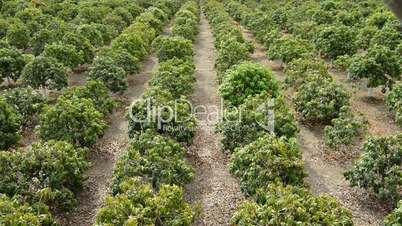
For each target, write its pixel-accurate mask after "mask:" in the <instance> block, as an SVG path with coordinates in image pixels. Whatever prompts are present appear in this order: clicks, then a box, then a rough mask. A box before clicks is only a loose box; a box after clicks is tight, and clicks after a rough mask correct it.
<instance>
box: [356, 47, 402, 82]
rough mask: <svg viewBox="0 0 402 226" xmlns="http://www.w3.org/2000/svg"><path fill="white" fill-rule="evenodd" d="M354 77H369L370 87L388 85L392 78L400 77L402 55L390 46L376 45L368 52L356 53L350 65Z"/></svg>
mask: <svg viewBox="0 0 402 226" xmlns="http://www.w3.org/2000/svg"><path fill="white" fill-rule="evenodd" d="M348 71H349V73H350V74H351V76H352V77H353V78H367V79H368V84H367V85H368V87H377V86H380V85H387V84H388V83H389V82H390V80H392V79H396V80H398V79H399V76H400V73H401V65H400V56H399V55H398V54H397V53H396V52H394V51H392V50H390V49H389V48H388V47H385V46H379V45H375V46H372V47H370V48H369V49H368V51H367V53H362V54H356V55H355V56H354V57H353V58H352V60H351V63H350V65H349V68H348Z"/></svg>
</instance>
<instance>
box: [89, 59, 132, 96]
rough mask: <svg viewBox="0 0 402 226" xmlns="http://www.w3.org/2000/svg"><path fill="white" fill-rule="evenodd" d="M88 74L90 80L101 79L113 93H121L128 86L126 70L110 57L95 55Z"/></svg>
mask: <svg viewBox="0 0 402 226" xmlns="http://www.w3.org/2000/svg"><path fill="white" fill-rule="evenodd" d="M88 76H89V78H90V79H92V80H100V81H102V82H103V83H104V84H105V85H106V87H107V88H108V89H109V90H111V91H112V92H115V93H117V92H119V93H122V92H124V91H125V90H127V87H128V82H127V75H126V72H125V71H124V69H123V68H121V67H119V66H118V65H117V63H116V62H115V61H114V60H113V59H112V58H110V57H96V58H95V60H94V63H93V65H92V67H91V68H90V70H89V73H88Z"/></svg>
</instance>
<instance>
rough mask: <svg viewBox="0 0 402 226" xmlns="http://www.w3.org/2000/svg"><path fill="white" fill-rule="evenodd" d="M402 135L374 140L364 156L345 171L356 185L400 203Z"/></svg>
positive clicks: (369, 142)
mask: <svg viewBox="0 0 402 226" xmlns="http://www.w3.org/2000/svg"><path fill="white" fill-rule="evenodd" d="M401 166H402V136H401V135H396V136H389V137H371V138H368V140H367V141H366V142H365V143H364V145H363V150H362V155H361V157H360V159H359V160H357V161H356V162H355V163H354V164H353V166H352V167H351V168H350V169H349V170H347V171H346V172H345V178H346V179H347V180H348V181H349V182H350V183H351V185H352V186H358V187H361V188H365V189H368V190H369V191H371V192H374V193H375V194H377V195H378V197H379V198H381V199H388V200H392V201H395V202H396V201H398V200H400V199H401V194H400V187H401V186H402V178H401V174H402V167H401Z"/></svg>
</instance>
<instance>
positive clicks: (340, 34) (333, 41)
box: [314, 24, 357, 59]
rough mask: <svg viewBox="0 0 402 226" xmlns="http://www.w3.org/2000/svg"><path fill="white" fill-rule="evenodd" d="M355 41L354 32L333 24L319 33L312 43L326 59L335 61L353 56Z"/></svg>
mask: <svg viewBox="0 0 402 226" xmlns="http://www.w3.org/2000/svg"><path fill="white" fill-rule="evenodd" d="M355 40H356V37H355V35H354V32H353V31H352V30H351V29H350V28H349V27H347V26H344V25H339V24H335V25H332V26H328V27H324V28H323V29H322V30H321V31H319V33H318V34H317V37H316V38H315V40H314V43H315V44H316V46H317V48H318V49H319V50H321V51H323V52H324V53H325V54H326V55H327V56H328V57H330V58H331V59H335V58H336V57H338V56H343V55H352V54H354V53H355V52H356V50H357V48H356V45H355Z"/></svg>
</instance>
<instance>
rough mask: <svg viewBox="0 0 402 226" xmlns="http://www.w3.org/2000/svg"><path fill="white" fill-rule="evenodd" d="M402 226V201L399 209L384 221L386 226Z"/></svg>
mask: <svg viewBox="0 0 402 226" xmlns="http://www.w3.org/2000/svg"><path fill="white" fill-rule="evenodd" d="M401 224H402V200H401V201H399V204H398V207H397V208H396V209H395V210H394V211H393V212H392V213H390V214H389V215H388V216H387V217H386V218H385V220H384V225H385V226H397V225H401Z"/></svg>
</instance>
